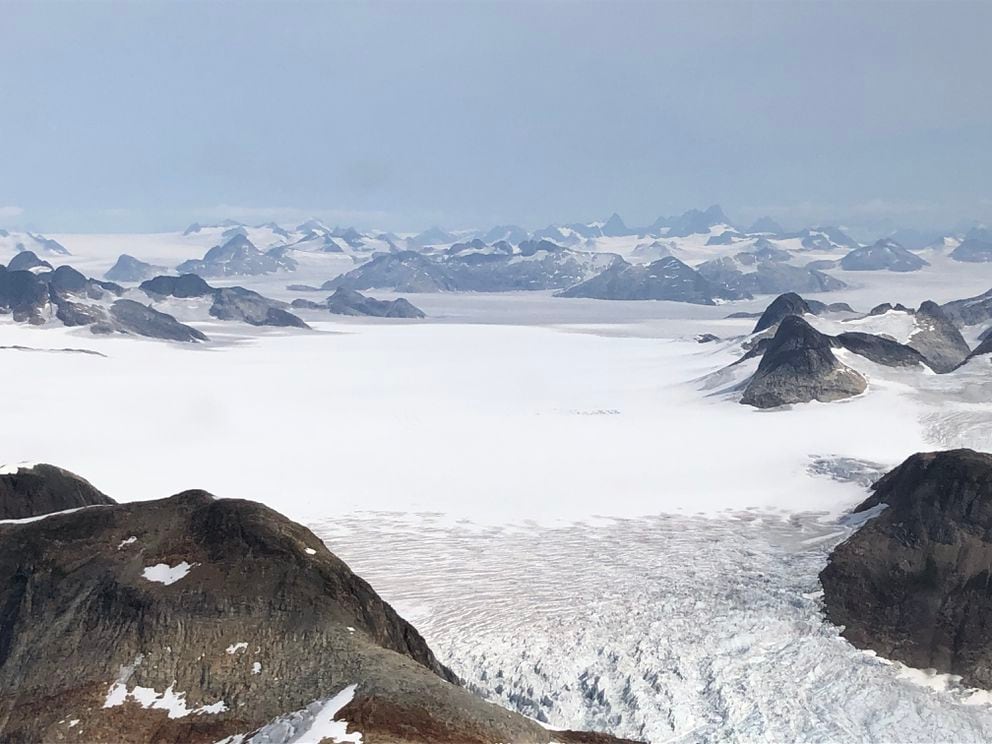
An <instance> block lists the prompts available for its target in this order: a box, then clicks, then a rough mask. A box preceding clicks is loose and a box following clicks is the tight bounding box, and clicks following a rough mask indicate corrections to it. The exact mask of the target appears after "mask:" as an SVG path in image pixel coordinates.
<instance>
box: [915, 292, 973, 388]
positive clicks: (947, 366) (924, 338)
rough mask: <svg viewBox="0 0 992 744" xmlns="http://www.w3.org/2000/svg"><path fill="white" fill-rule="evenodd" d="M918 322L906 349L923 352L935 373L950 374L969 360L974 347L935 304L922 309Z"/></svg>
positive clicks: (927, 304)
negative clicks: (970, 345) (969, 344)
mask: <svg viewBox="0 0 992 744" xmlns="http://www.w3.org/2000/svg"><path fill="white" fill-rule="evenodd" d="M915 321H916V330H915V331H914V332H913V334H912V335H911V336H910V337H909V340H908V341H907V342H906V345H907V346H909V347H911V348H913V349H916V350H917V351H918V352H920V354H922V355H923V356H924V357H925V358H926V360H927V364H929V365H930V366H931V367H932V368H933V370H934V372H939V373H944V372H950V371H951V370H953V369H955V368H956V367H958V366H959V365H960V364H961V363H962V362H963V361H964V360H965V359H967V358H968V355H969V354H970V353H971V347H969V346H968V343H967V342H966V341H965V340H964V338H963V337H962V336H961V332H960V331H958V329H957V328H956V327H955V326H954V324H953V323H952V322H951V321H950V319H949V318H948V317H947V316H946V315H945V314H944V312H943V311H942V310H941V309H940V306H939V305H937V304H936V303H935V302H931V301H929V300H928V301H926V302H924V303H923V304H922V305H920V307H919V308H918V309H917V311H916V314H915Z"/></svg>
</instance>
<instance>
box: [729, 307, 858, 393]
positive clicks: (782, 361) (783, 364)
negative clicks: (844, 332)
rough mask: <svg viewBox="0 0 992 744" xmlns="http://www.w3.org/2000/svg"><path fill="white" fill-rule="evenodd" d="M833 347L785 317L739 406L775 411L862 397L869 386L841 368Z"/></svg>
mask: <svg viewBox="0 0 992 744" xmlns="http://www.w3.org/2000/svg"><path fill="white" fill-rule="evenodd" d="M832 347H833V343H832V341H831V339H830V337H828V336H826V335H824V334H822V333H820V332H819V331H817V330H816V329H815V328H813V327H812V326H811V325H810V324H809V323H807V322H806V321H805V320H803V319H802V318H801V317H800V316H798V315H787V316H785V317H784V318H782V320H781V321H780V322H779V325H778V330H777V331H776V332H775V335H774V337H772V340H771V342H770V343H769V344H768V346H767V348H766V350H765V352H764V354H763V355H762V357H761V362H760V363H759V364H758V369H757V371H756V372H755V373H754V375H753V376H752V377H751V380H750V381H749V382H748V384H747V387H746V388H745V389H744V395H743V396H742V398H741V403H744V404H745V405H751V406H755V407H756V408H774V407H777V406H782V405H787V404H791V403H808V402H810V401H813V400H818V401H822V402H827V401H834V400H841V399H843V398H850V397H852V396H855V395H859V394H861V393H863V392H864V391H865V389H866V388H867V386H868V383H867V382H866V381H865V379H864V377H862V376H861V375H860V374H858V373H857V372H855V371H854V370H853V369H851V368H850V367H848V366H846V365H844V364H842V363H841V362H840V361H839V360H838V359H837V357H836V356H834V353H833V351H832Z"/></svg>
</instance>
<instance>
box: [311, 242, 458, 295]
mask: <svg viewBox="0 0 992 744" xmlns="http://www.w3.org/2000/svg"><path fill="white" fill-rule="evenodd" d="M338 287H344V288H345V289H355V290H362V289H392V290H395V291H397V292H446V291H452V290H454V289H456V286H455V284H454V281H453V280H452V278H451V277H450V276H449V274H448V271H447V269H446V268H445V267H444V265H443V264H441V263H439V262H438V261H437V260H435V259H433V258H429V257H427V256H425V255H423V254H421V253H418V252H416V251H400V252H398V253H380V254H377V255H375V256H373V257H372V260H371V261H369V262H368V263H365V264H362V265H361V266H359V267H358V268H356V269H352V270H351V271H349V272H348V273H346V274H342V275H341V276H339V277H336V278H334V279H331V280H330V281H327V282H324V284H323V285H322V286H321V289H322V290H331V289H337V288H338Z"/></svg>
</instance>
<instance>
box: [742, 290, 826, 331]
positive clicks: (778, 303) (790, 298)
mask: <svg viewBox="0 0 992 744" xmlns="http://www.w3.org/2000/svg"><path fill="white" fill-rule="evenodd" d="M812 312H813V310H812V309H811V308H810V306H809V305H808V304H807V303H806V300H804V299H803V298H802V297H800V296H799V295H798V294H796V293H795V292H786V293H785V294H782V295H779V296H778V297H776V298H775V299H774V300H772V302H771V304H770V305H769V306H768V307H767V308H765V312H763V313H762V314H761V317H760V318H758V322H757V323H755V325H754V331H753V332H754V333H760V332H761V331H763V330H765V329H767V328H771V327H772V326H774V325H776V324H777V323H779V322H780V321H781V320H782V319H783V318H785V317H786V316H787V315H805V314H806V313H812Z"/></svg>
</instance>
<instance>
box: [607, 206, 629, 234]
mask: <svg viewBox="0 0 992 744" xmlns="http://www.w3.org/2000/svg"><path fill="white" fill-rule="evenodd" d="M601 229H602V231H603V235H604V237H607V238H619V237H621V236H623V235H632V234H633V231H631V229H630V228H629V227H627V226H626V225H625V224H624V223H623V220H622V219H621V218H620V215H618V214H617V213H616V212H614V213H613V214H611V215H610V218H609V219H608V220H607V221H606V222H605V223H603V227H602V228H601Z"/></svg>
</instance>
